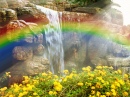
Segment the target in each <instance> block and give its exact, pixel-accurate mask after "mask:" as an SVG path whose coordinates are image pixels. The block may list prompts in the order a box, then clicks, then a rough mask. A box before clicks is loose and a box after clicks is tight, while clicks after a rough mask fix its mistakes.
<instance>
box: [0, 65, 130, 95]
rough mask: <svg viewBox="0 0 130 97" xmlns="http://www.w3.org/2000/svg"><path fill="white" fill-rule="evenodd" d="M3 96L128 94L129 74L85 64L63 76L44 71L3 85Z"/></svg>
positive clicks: (129, 89)
mask: <svg viewBox="0 0 130 97" xmlns="http://www.w3.org/2000/svg"><path fill="white" fill-rule="evenodd" d="M0 96H1V97H128V96H130V75H129V74H124V75H123V76H122V71H121V70H117V71H114V70H113V68H112V67H107V66H97V67H96V69H94V70H92V69H91V67H89V66H88V67H84V68H82V71H81V72H79V73H77V71H76V70H73V71H72V72H69V71H68V70H64V76H57V75H54V74H52V73H51V72H48V73H41V74H38V75H36V76H34V77H31V76H30V77H29V76H24V81H23V82H22V84H13V85H11V87H9V88H7V87H3V88H1V89H0Z"/></svg>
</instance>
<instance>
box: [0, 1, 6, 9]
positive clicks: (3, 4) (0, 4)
mask: <svg viewBox="0 0 130 97" xmlns="http://www.w3.org/2000/svg"><path fill="white" fill-rule="evenodd" d="M0 8H8V4H7V2H6V0H1V1H0Z"/></svg>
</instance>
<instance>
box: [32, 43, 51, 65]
mask: <svg viewBox="0 0 130 97" xmlns="http://www.w3.org/2000/svg"><path fill="white" fill-rule="evenodd" d="M43 54H44V46H43V45H42V44H38V45H37V46H35V47H34V56H33V61H34V62H39V63H41V64H43V65H48V66H49V61H48V59H46V58H44V57H43Z"/></svg>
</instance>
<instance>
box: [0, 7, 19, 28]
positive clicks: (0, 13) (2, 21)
mask: <svg viewBox="0 0 130 97" xmlns="http://www.w3.org/2000/svg"><path fill="white" fill-rule="evenodd" d="M16 19H17V14H16V12H15V11H14V10H12V9H0V26H4V25H6V24H8V23H9V22H10V21H11V20H16Z"/></svg>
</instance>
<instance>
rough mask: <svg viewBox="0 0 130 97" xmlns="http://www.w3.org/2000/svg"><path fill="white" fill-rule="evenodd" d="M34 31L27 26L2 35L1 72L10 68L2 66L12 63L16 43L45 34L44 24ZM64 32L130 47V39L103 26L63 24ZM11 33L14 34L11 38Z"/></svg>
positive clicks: (0, 45) (75, 23)
mask: <svg viewBox="0 0 130 97" xmlns="http://www.w3.org/2000/svg"><path fill="white" fill-rule="evenodd" d="M33 29H34V31H32V30H30V29H29V26H26V27H23V28H22V29H21V28H20V29H15V30H13V31H7V33H3V34H1V35H0V55H2V56H1V57H0V71H2V70H4V69H5V68H7V67H8V66H3V65H2V64H3V63H4V62H5V61H11V58H10V57H9V56H10V55H11V54H12V51H11V50H10V49H13V47H14V46H15V45H17V43H16V41H21V40H22V39H25V38H27V37H29V36H30V35H37V34H44V30H43V29H44V28H43V24H42V23H39V24H38V26H35V27H34V28H33ZM5 32H6V31H5ZM62 32H63V33H68V32H76V33H80V34H81V33H83V34H86V35H91V36H97V37H102V38H104V39H106V40H110V41H113V42H115V43H118V44H121V45H125V46H129V45H130V42H129V38H127V37H124V36H123V35H121V34H119V33H118V34H117V33H113V32H111V29H106V28H104V27H102V26H101V25H96V24H94V23H89V22H82V23H78V22H62ZM10 33H12V34H11V36H10ZM5 53H6V54H5ZM5 59H6V60H5Z"/></svg>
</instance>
